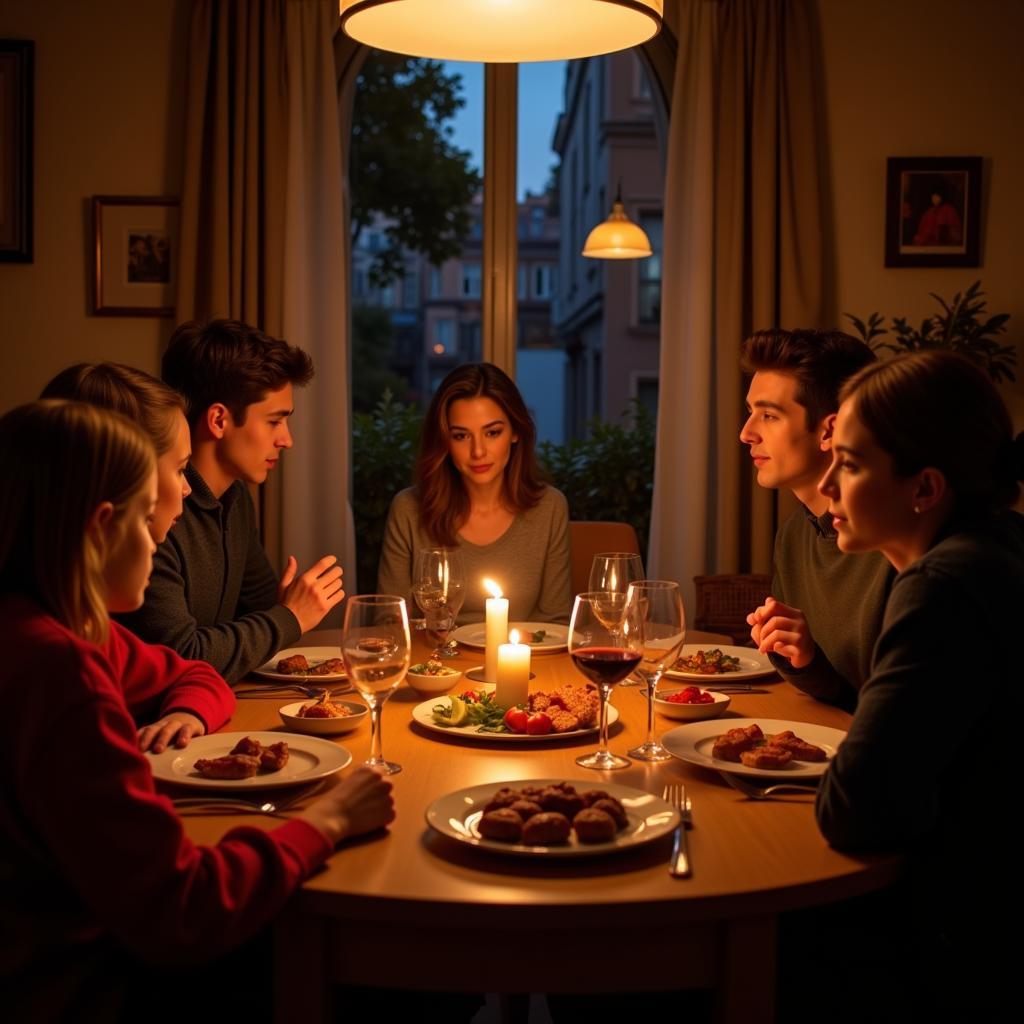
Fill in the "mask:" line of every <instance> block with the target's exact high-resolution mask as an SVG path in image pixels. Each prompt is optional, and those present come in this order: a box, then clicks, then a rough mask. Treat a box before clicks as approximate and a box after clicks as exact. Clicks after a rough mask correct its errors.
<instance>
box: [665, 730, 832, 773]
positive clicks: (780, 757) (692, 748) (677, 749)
mask: <svg viewBox="0 0 1024 1024" xmlns="http://www.w3.org/2000/svg"><path fill="white" fill-rule="evenodd" d="M844 739H846V733H845V732H843V731H842V729H832V728H829V727H828V726H825V725H811V724H810V723H809V722H786V721H783V720H782V719H778V718H727V719H720V720H717V721H715V720H712V721H710V722H691V723H690V724H689V725H680V726H677V727H676V728H675V729H670V730H669V731H668V732H667V733H665V735H664V736H662V737H661V742H662V743H663V744H664V746H665V747H666V748H667V749H668V750H669V752H670V753H672V754H674V755H675V756H676V757H678V758H679V759H680V760H681V761H688V762H689V763H690V764H698V765H701V766H702V767H704V768H714V769H715V771H719V772H732V773H733V774H735V775H761V776H772V777H775V778H777V777H779V776H784V777H785V778H787V779H792V778H798V779H815V778H818V777H819V776H821V775H824V774H825V769H826V768H828V763H829V761H831V760H832V758H833V757H834V756H835V753H836V750H838V749H839V744H840V743H842V742H843V740H844Z"/></svg>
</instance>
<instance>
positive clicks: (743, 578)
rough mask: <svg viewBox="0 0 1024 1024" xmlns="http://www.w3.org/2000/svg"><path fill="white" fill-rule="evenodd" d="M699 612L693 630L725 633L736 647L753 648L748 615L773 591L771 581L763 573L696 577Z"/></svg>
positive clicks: (694, 579)
mask: <svg viewBox="0 0 1024 1024" xmlns="http://www.w3.org/2000/svg"><path fill="white" fill-rule="evenodd" d="M693 583H694V586H695V587H696V588H697V611H696V614H695V615H694V617H693V623H692V625H693V628H694V629H703V630H706V631H707V632H709V633H726V634H728V635H729V636H731V637H732V640H733V643H734V644H740V645H742V646H744V647H753V642H752V641H751V639H750V626H749V625H747V616H748V615H749V614H750V613H751V612H752V611H753V610H754V609H755V608H756V607H757V606H758V605H759V604H762V603H763V602H764V599H765V598H766V597H767V596H768V594H769V592H770V591H771V586H772V578H771V576H768V575H765V574H764V573H737V574H733V575H723V576H694V577H693Z"/></svg>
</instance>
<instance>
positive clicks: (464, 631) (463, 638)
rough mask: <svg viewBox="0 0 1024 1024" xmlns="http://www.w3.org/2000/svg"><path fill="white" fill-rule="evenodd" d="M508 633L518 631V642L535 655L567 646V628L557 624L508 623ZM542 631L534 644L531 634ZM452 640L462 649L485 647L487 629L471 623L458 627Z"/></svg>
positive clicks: (478, 623) (563, 648)
mask: <svg viewBox="0 0 1024 1024" xmlns="http://www.w3.org/2000/svg"><path fill="white" fill-rule="evenodd" d="M508 628H509V632H511V631H512V630H513V629H518V630H519V642H520V643H523V644H526V645H527V646H528V647H529V648H530V650H531V651H533V652H534V653H535V654H548V653H551V652H554V651H564V650H565V649H566V647H568V646H569V627H568V626H562V625H560V624H559V623H557V622H510V623H509V624H508ZM542 629H543V630H544V632H545V634H546V636H545V637H544V639H543V640H542V641H541V642H540V643H534V642H533V641H532V640H531V639H530V635H531V634H532V633H537V632H539V631H540V630H542ZM452 639H453V640H457V641H458V642H459V643H460V644H462V645H463V647H479V648H481V649H483V648H484V647H486V646H487V627H486V625H485V624H484V623H482V622H471V623H469V624H468V625H465V626H459V628H458V629H457V630H455V632H454V633H452Z"/></svg>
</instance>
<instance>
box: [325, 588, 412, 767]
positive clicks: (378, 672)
mask: <svg viewBox="0 0 1024 1024" xmlns="http://www.w3.org/2000/svg"><path fill="white" fill-rule="evenodd" d="M409 648H410V643H409V613H408V611H407V610H406V607H405V598H404V597H395V596H394V595H392V594H364V595H361V596H359V597H350V598H349V599H348V605H347V607H346V608H345V624H344V625H343V626H342V629H341V656H342V658H343V659H344V660H345V668H346V669H347V671H348V677H349V679H351V680H352V685H353V686H355V688H356V689H357V690H358V691H359V692H360V693H361V694H362V695H363V697H364V698H365V699H366V703H367V704H369V706H370V722H371V726H372V729H373V738H372V739H371V741H370V759H369V760H368V761H364V762H363V764H365V765H367V766H368V767H370V768H373V769H375V770H376V771H378V772H380V773H381V774H382V775H394V774H395V772H400V771H401V770H402V766H401V765H400V764H395V763H394V762H393V761H386V760H384V752H383V750H382V749H381V735H380V712H381V707H382V706H383V704H384V701H386V700H387V699H388V697H390V696H391V694H392V693H394V692H395V690H397V689H398V687H399V685H400V684H401V682H402V680H403V679H404V678H405V673H406V672H407V671H408V669H409Z"/></svg>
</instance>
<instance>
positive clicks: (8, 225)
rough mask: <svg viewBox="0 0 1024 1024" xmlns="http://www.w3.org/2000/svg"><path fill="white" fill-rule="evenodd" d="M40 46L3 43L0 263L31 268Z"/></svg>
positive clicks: (25, 42) (0, 44) (15, 41)
mask: <svg viewBox="0 0 1024 1024" xmlns="http://www.w3.org/2000/svg"><path fill="white" fill-rule="evenodd" d="M34 68H35V43H33V42H32V41H30V40H27V39H0V262H2V263H31V262H32V137H33V136H32V121H33V88H34Z"/></svg>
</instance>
